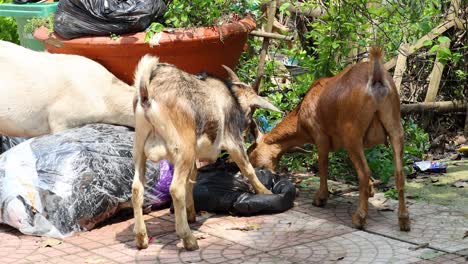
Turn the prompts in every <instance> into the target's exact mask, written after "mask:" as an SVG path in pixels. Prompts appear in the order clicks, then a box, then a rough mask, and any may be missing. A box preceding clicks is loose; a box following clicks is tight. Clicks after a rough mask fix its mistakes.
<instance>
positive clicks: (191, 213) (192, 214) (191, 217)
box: [186, 163, 197, 223]
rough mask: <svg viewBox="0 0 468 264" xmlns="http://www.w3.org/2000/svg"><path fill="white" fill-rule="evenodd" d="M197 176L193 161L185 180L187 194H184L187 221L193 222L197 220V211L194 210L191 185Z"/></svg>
mask: <svg viewBox="0 0 468 264" xmlns="http://www.w3.org/2000/svg"><path fill="white" fill-rule="evenodd" d="M196 178H197V168H196V166H195V163H194V164H193V167H192V169H191V170H190V174H189V177H188V180H187V187H186V188H187V189H186V191H187V194H186V201H187V220H188V222H189V223H195V221H196V220H197V213H196V211H195V204H194V202H193V186H194V185H195V180H196Z"/></svg>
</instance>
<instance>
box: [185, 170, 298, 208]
mask: <svg viewBox="0 0 468 264" xmlns="http://www.w3.org/2000/svg"><path fill="white" fill-rule="evenodd" d="M255 172H256V174H257V177H258V179H259V180H260V181H261V182H262V183H263V184H264V185H265V187H266V188H268V189H269V190H271V191H272V192H273V194H254V192H253V189H252V187H251V186H250V185H249V184H248V182H247V180H246V178H245V177H244V176H242V175H241V174H240V173H239V169H238V168H237V166H236V165H234V164H223V163H222V162H217V163H215V164H214V165H208V166H205V167H203V168H200V169H199V173H198V176H197V182H196V184H195V186H194V189H193V198H194V203H195V210H196V211H211V212H224V213H226V212H229V213H231V214H234V215H252V214H271V213H280V212H284V211H286V210H288V209H290V208H292V207H293V205H294V199H295V198H296V187H295V186H294V184H293V183H291V182H290V181H289V180H288V179H287V178H286V177H281V176H279V175H276V174H273V173H271V172H270V171H269V170H267V169H256V170H255Z"/></svg>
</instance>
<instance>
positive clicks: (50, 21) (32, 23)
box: [24, 14, 54, 33]
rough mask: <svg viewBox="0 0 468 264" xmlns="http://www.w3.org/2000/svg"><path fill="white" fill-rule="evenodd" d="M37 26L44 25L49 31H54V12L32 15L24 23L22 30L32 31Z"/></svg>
mask: <svg viewBox="0 0 468 264" xmlns="http://www.w3.org/2000/svg"><path fill="white" fill-rule="evenodd" d="M39 27H46V28H47V29H48V30H49V33H52V32H54V14H50V15H49V16H47V17H33V18H31V19H28V22H27V23H26V25H24V32H26V33H33V32H34V31H35V30H36V29H37V28H39Z"/></svg>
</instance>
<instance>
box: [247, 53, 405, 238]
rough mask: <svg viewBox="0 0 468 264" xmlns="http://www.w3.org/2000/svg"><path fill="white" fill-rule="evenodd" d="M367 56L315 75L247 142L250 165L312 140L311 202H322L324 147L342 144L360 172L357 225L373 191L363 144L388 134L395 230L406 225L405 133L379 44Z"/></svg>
mask: <svg viewBox="0 0 468 264" xmlns="http://www.w3.org/2000/svg"><path fill="white" fill-rule="evenodd" d="M369 57H370V61H369V62H362V63H358V64H356V65H353V66H350V67H348V68H346V69H345V70H343V71H342V72H341V73H339V74H337V75H336V76H334V77H329V78H322V79H319V80H317V81H315V82H314V83H313V84H312V87H311V89H310V90H309V91H308V92H307V94H306V95H305V97H304V99H303V101H302V102H301V103H300V104H299V105H298V106H297V107H296V109H294V110H293V111H292V112H290V113H289V114H288V115H287V116H286V117H285V118H284V119H283V120H282V122H281V123H279V124H278V125H277V126H276V127H275V128H274V129H273V130H272V131H270V132H269V133H267V134H265V135H263V136H262V135H260V136H259V138H258V139H257V142H256V143H254V144H253V145H252V146H251V148H249V151H248V153H249V158H250V162H251V163H252V165H253V166H255V167H261V166H263V167H266V168H268V169H271V170H274V169H275V168H276V165H277V163H278V161H279V159H280V158H281V156H282V155H283V154H284V153H285V152H287V151H288V150H290V149H291V148H293V147H296V146H302V145H304V144H306V143H313V144H315V145H316V146H317V150H318V165H319V175H320V188H319V190H318V192H317V193H316V195H315V199H314V205H316V206H324V205H325V204H326V202H327V199H328V186H327V177H328V153H329V152H330V151H334V150H337V149H340V148H344V149H345V150H346V151H347V152H348V155H349V157H350V159H351V161H352V162H353V165H354V168H355V169H356V171H357V174H358V177H359V207H358V209H357V211H356V212H355V214H354V215H353V217H352V222H353V225H355V226H356V227H357V228H360V229H362V228H364V226H365V224H366V218H367V212H368V197H369V196H373V192H374V190H373V187H372V183H371V181H370V173H371V172H370V169H369V167H368V165H367V161H366V158H365V156H364V148H366V147H371V146H374V145H377V144H382V143H386V141H387V136H388V137H389V138H390V142H391V145H392V148H393V157H394V162H395V180H396V186H397V189H398V199H399V210H398V217H399V225H400V230H402V231H409V230H410V220H409V214H408V210H407V208H406V204H405V196H404V184H405V176H404V174H403V170H402V156H403V144H404V142H403V141H404V134H403V127H402V125H401V121H400V99H399V95H398V91H397V89H396V87H395V84H394V82H393V80H392V77H391V76H390V74H389V73H388V72H387V71H386V70H385V68H384V66H383V64H382V51H381V49H379V48H376V47H373V48H371V50H370V56H369Z"/></svg>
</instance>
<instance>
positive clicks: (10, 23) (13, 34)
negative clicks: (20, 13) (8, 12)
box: [0, 0, 19, 44]
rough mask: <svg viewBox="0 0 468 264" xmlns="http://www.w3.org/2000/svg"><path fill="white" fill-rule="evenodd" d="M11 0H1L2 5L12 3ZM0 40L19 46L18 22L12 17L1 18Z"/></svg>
mask: <svg viewBox="0 0 468 264" xmlns="http://www.w3.org/2000/svg"><path fill="white" fill-rule="evenodd" d="M10 2H11V0H0V4H3V3H10ZM0 40H6V41H10V42H13V43H16V44H19V38H18V32H17V31H16V21H15V19H14V18H12V17H0Z"/></svg>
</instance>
